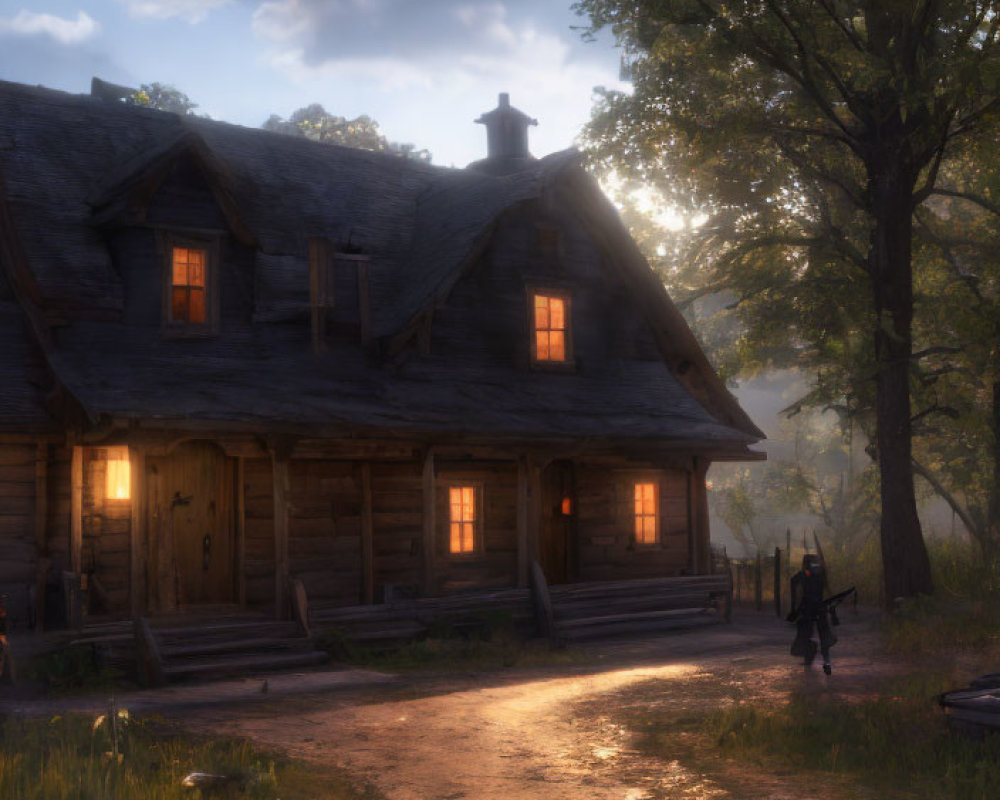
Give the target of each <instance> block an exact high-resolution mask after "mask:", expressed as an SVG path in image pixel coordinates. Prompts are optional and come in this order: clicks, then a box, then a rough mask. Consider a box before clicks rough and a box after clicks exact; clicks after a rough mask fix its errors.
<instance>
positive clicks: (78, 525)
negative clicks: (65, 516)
mask: <svg viewBox="0 0 1000 800" xmlns="http://www.w3.org/2000/svg"><path fill="white" fill-rule="evenodd" d="M70 498H71V500H70V504H71V505H70V533H69V556H70V557H69V565H70V570H71V571H73V572H75V573H76V574H77V575H79V574H80V569H81V568H82V566H83V448H82V447H81V446H80V445H75V446H74V447H73V461H72V464H71V466H70Z"/></svg>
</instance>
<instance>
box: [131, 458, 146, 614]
mask: <svg viewBox="0 0 1000 800" xmlns="http://www.w3.org/2000/svg"><path fill="white" fill-rule="evenodd" d="M128 453H129V472H130V480H131V487H130V498H129V509H130V519H129V553H130V559H129V608H130V609H131V613H132V617H133V618H138V617H141V616H143V615H144V614H145V613H146V608H145V605H146V603H145V600H146V592H145V581H144V576H145V574H146V541H147V535H146V519H147V515H146V491H147V487H146V453H145V451H144V450H143V449H142V448H141V447H134V446H133V447H129V449H128Z"/></svg>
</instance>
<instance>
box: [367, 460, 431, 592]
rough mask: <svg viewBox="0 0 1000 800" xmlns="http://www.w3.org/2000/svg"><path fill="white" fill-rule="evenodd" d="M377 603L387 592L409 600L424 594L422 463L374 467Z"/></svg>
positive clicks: (373, 494) (373, 505)
mask: <svg viewBox="0 0 1000 800" xmlns="http://www.w3.org/2000/svg"><path fill="white" fill-rule="evenodd" d="M371 476H372V477H371V491H372V532H373V554H374V565H373V566H374V599H375V601H376V602H380V601H381V600H382V598H383V597H385V596H386V591H387V589H388V590H390V591H391V592H395V593H397V594H403V595H405V596H416V595H418V594H419V593H420V585H421V577H422V572H421V571H422V569H423V558H422V555H421V554H422V552H423V551H422V549H421V541H422V537H423V519H424V505H423V472H422V462H419V461H416V460H414V461H412V462H403V463H378V462H375V463H373V464H372V465H371Z"/></svg>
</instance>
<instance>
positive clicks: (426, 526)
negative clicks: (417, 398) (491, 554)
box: [421, 447, 437, 597]
mask: <svg viewBox="0 0 1000 800" xmlns="http://www.w3.org/2000/svg"><path fill="white" fill-rule="evenodd" d="M422 486H423V489H422V494H423V523H422V524H423V527H422V532H421V534H422V539H423V547H422V548H421V549H422V550H423V556H424V560H423V575H422V579H423V580H422V583H423V586H422V587H421V588H422V592H421V593H422V594H423V596H424V597H430V596H432V595H433V594H434V571H435V563H434V562H435V556H436V555H437V553H436V551H437V537H436V536H435V533H436V530H437V514H436V510H437V509H436V505H437V493H436V491H435V479H434V449H433V448H431V447H428V448H427V452H426V453H425V454H424V466H423V474H422Z"/></svg>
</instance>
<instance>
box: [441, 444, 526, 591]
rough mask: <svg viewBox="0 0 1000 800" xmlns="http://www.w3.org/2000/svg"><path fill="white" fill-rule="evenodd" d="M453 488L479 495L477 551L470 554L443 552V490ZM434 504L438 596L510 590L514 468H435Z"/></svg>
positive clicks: (514, 519)
mask: <svg viewBox="0 0 1000 800" xmlns="http://www.w3.org/2000/svg"><path fill="white" fill-rule="evenodd" d="M456 485H474V486H478V487H480V490H481V493H480V499H481V503H482V507H481V509H480V511H481V514H482V519H481V522H480V531H481V534H482V548H481V550H480V551H479V552H476V553H472V554H459V555H452V554H451V553H449V534H450V529H449V507H448V505H449V504H448V489H449V487H451V486H456ZM435 502H436V507H435V515H434V518H435V520H436V536H435V539H436V543H437V553H436V557H435V559H434V561H435V564H436V570H435V572H436V575H435V585H436V587H437V589H438V591H440V592H441V593H443V594H448V593H450V592H459V591H463V590H470V589H485V588H491V589H495V588H504V587H508V586H516V585H517V464H516V463H512V462H497V463H494V464H448V463H442V464H439V465H438V471H437V486H436V491H435Z"/></svg>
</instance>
